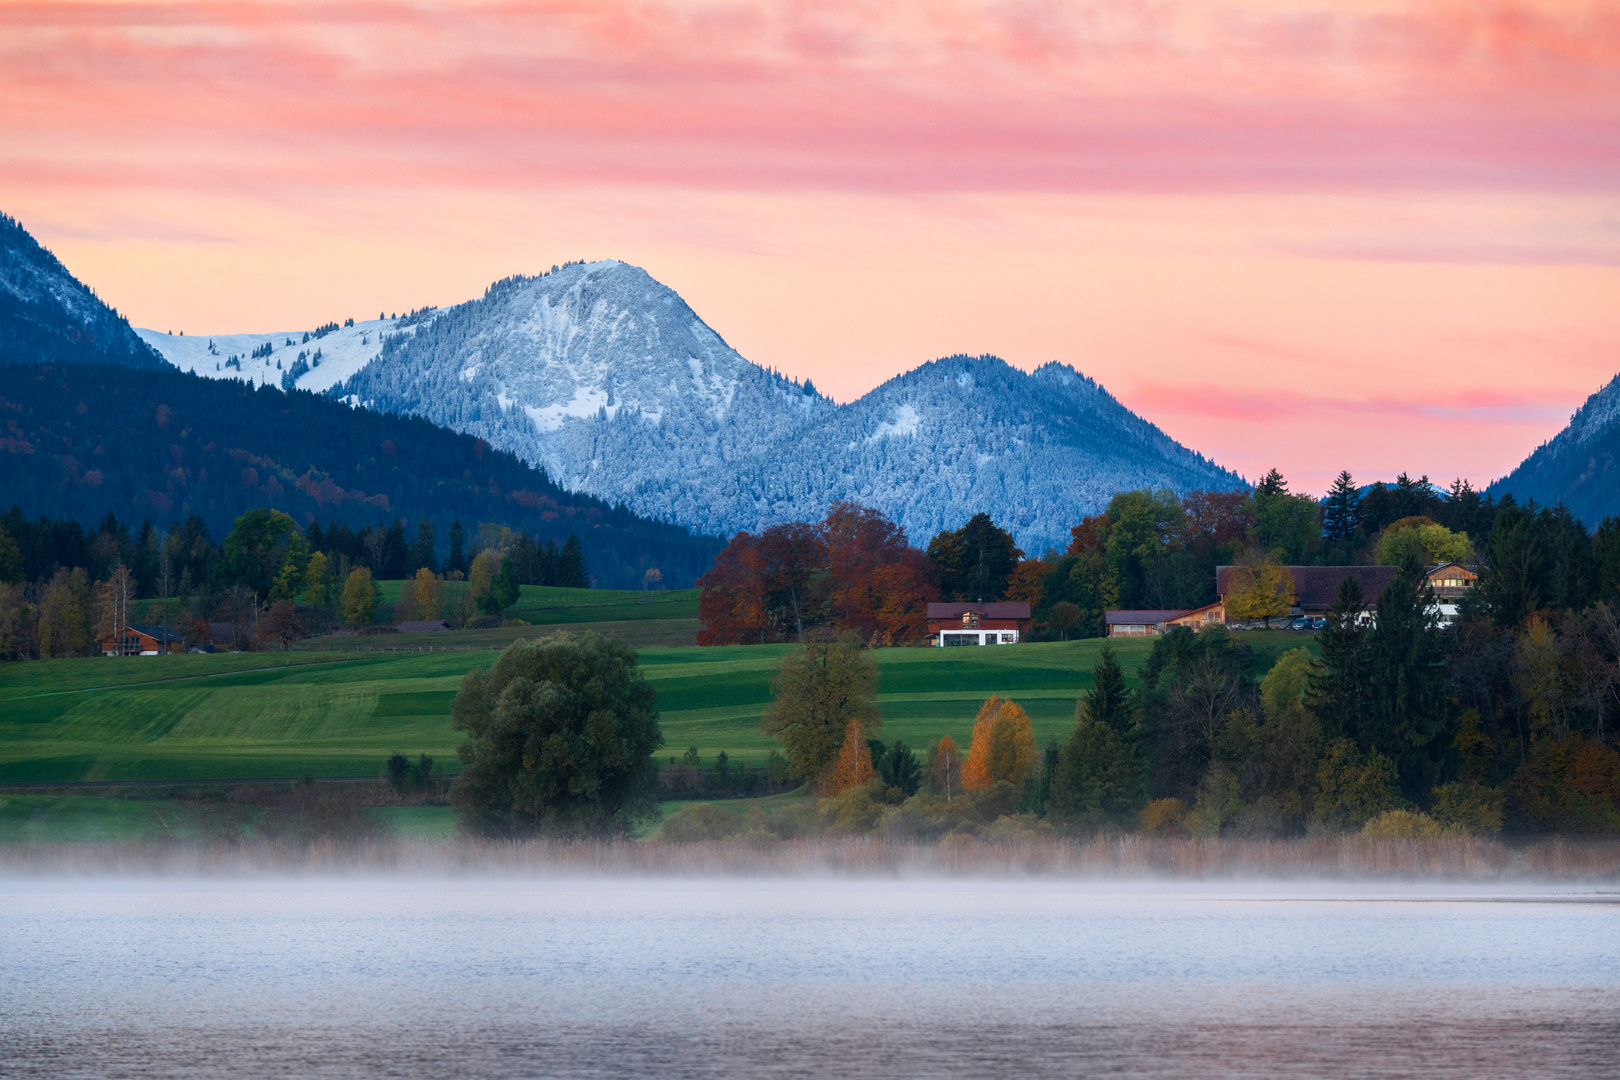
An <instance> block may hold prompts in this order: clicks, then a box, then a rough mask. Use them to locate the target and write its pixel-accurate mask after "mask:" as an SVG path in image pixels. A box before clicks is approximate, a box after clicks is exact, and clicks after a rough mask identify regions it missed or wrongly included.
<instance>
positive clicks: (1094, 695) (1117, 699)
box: [1085, 645, 1131, 735]
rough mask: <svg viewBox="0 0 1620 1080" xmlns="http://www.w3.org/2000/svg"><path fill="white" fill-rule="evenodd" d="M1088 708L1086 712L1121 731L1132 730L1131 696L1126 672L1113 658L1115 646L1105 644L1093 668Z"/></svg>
mask: <svg viewBox="0 0 1620 1080" xmlns="http://www.w3.org/2000/svg"><path fill="white" fill-rule="evenodd" d="M1085 708H1086V715H1088V716H1090V717H1091V718H1092V719H1093V720H1096V721H1097V722H1098V723H1102V724H1107V725H1108V726H1109V727H1111V728H1113V729H1114V730H1115V731H1117V732H1119V733H1120V734H1121V735H1123V734H1125V733H1126V732H1128V731H1129V730H1130V727H1131V716H1130V698H1129V691H1128V690H1127V688H1126V686H1125V673H1124V672H1123V671H1121V670H1120V668H1119V663H1118V661H1116V660H1115V659H1114V650H1113V649H1112V648H1110V647H1108V646H1106V645H1105V646H1103V650H1102V654H1101V655H1100V656H1099V657H1098V659H1097V666H1096V667H1094V668H1092V669H1091V690H1090V692H1088V693H1087V694H1086V698H1085Z"/></svg>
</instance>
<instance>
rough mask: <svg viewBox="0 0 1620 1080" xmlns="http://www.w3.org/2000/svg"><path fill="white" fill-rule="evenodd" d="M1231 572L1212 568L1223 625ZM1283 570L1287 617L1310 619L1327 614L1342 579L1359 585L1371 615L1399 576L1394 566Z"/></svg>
mask: <svg viewBox="0 0 1620 1080" xmlns="http://www.w3.org/2000/svg"><path fill="white" fill-rule="evenodd" d="M1235 569H1236V567H1232V566H1218V567H1216V568H1215V592H1216V593H1217V594H1218V595H1219V596H1220V600H1219V601H1218V603H1220V604H1222V605H1223V613H1222V621H1223V622H1224V621H1225V615H1224V605H1225V602H1226V597H1227V594H1228V592H1229V591H1230V589H1231V580H1232V571H1233V570H1235ZM1283 569H1285V570H1287V571H1288V575H1289V577H1290V578H1292V579H1293V582H1294V598H1293V603H1292V605H1291V606H1290V608H1289V617H1291V618H1292V617H1297V616H1300V615H1308V616H1310V617H1311V618H1313V619H1317V618H1321V617H1322V616H1324V615H1326V614H1327V611H1328V609H1329V608H1331V607H1332V606H1333V598H1334V596H1335V595H1337V593H1338V591H1339V584H1340V582H1342V581H1344V580H1345V579H1346V578H1354V579H1355V580H1356V581H1358V582H1359V583H1360V584H1361V602H1362V604H1363V605H1364V606H1365V607H1366V608H1367V610H1368V611H1372V610H1373V609H1375V608H1377V606H1378V598H1379V597H1380V596H1382V595H1384V588H1385V587H1386V586H1387V585H1388V584H1389V583H1390V582H1391V581H1394V580H1395V577H1396V575H1397V574H1399V573H1400V572H1401V571H1400V568H1399V567H1395V566H1285V567H1284V568H1283Z"/></svg>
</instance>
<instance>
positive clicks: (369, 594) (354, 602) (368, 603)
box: [343, 566, 377, 630]
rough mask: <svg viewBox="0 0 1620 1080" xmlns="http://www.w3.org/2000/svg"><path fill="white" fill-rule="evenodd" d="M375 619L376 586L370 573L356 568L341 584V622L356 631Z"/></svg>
mask: <svg viewBox="0 0 1620 1080" xmlns="http://www.w3.org/2000/svg"><path fill="white" fill-rule="evenodd" d="M376 617H377V586H376V583H375V582H373V581H372V580H371V571H370V570H369V569H368V568H366V567H364V566H361V567H356V568H355V569H354V570H351V571H350V572H349V579H348V580H347V581H345V582H344V583H343V621H344V622H346V623H348V624H349V625H350V626H351V627H353V628H354V629H356V630H358V629H360V628H361V627H362V626H370V625H371V623H372V621H373V620H374V619H376Z"/></svg>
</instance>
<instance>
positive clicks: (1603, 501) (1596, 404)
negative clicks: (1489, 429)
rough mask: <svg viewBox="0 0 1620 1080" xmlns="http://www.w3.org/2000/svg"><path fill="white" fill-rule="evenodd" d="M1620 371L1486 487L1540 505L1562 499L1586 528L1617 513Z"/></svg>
mask: <svg viewBox="0 0 1620 1080" xmlns="http://www.w3.org/2000/svg"><path fill="white" fill-rule="evenodd" d="M1617 458H1620V375H1616V376H1615V377H1614V378H1613V379H1610V380H1609V383H1608V385H1607V386H1604V387H1603V388H1602V389H1601V390H1599V391H1598V392H1597V393H1595V394H1593V395H1592V396H1591V397H1589V398H1587V399H1586V404H1584V405H1582V406H1581V407H1580V408H1579V409H1577V410H1575V415H1574V416H1571V417H1570V418H1569V425H1568V426H1567V427H1565V428H1564V430H1563V431H1560V432H1559V433H1558V434H1557V435H1554V436H1553V437H1552V438H1551V439H1549V440H1547V441H1546V442H1544V443H1542V444H1541V445H1540V446H1539V447H1537V448H1536V449H1535V451H1534V452H1533V453H1532V454H1531V455H1530V456H1529V457H1527V458H1525V459H1524V461H1523V462H1521V463H1520V464H1519V467H1518V468H1516V469H1514V470H1513V471H1512V472H1511V473H1508V475H1506V476H1504V477H1503V478H1502V479H1500V480H1498V481H1496V482H1495V483H1493V484H1492V485H1491V486H1490V487H1489V488H1487V489H1486V491H1487V494H1491V495H1495V496H1497V497H1498V498H1500V497H1501V496H1502V495H1505V494H1507V493H1509V492H1511V493H1512V494H1513V497H1514V498H1516V499H1518V500H1519V501H1520V502H1524V501H1525V500H1526V499H1535V500H1536V501H1537V502H1538V503H1540V504H1542V505H1543V506H1553V505H1556V504H1557V503H1560V502H1562V503H1563V504H1564V505H1565V506H1567V507H1569V509H1570V512H1571V513H1573V514H1574V515H1575V516H1576V517H1578V518H1580V519H1581V520H1582V521H1584V522H1586V524H1587V526H1588V527H1591V528H1596V527H1597V525H1598V523H1599V522H1601V521H1602V520H1603V519H1604V518H1606V517H1609V516H1611V515H1613V514H1620V462H1617V460H1616V459H1617Z"/></svg>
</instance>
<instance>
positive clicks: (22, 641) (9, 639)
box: [0, 506, 591, 659]
mask: <svg viewBox="0 0 1620 1080" xmlns="http://www.w3.org/2000/svg"><path fill="white" fill-rule="evenodd" d="M447 540H448V544H447V548H446V550H444V553H443V556H442V558H441V547H440V543H439V537H438V532H437V527H436V526H435V525H434V523H433V522H432V521H420V522H418V523H417V527H416V529H415V530H414V533H412V532H410V531H409V530H408V528H407V523H406V522H405V521H404V520H396V521H394V522H392V523H391V524H388V525H376V526H371V525H366V526H362V527H361V528H360V529H359V530H358V531H356V530H354V529H352V528H351V527H350V526H349V525H348V524H346V523H342V522H333V523H330V524H328V525H326V526H325V527H323V526H322V525H321V524H320V522H319V521H311V522H310V523H309V525H308V526H307V527H305V528H302V529H301V528H299V526H298V525H297V523H296V522H294V521H293V519H292V517H291V516H290V515H288V514H286V513H283V512H281V511H279V510H273V509H269V508H264V507H260V508H256V509H253V510H250V511H248V512H247V513H245V514H243V515H241V516H240V517H239V518H237V519H236V522H235V523H234V525H233V527H232V528H231V530H230V532H229V533H227V534H226V536H225V538H224V540H223V541H222V542H220V543H218V544H216V543H215V542H214V540H213V537H212V536H211V535H210V534H209V531H208V526H207V524H206V523H205V522H204V521H203V520H202V519H201V518H200V517H198V516H196V515H191V516H189V517H187V518H186V519H185V520H184V521H183V522H177V523H175V524H173V525H171V526H170V527H169V528H167V529H160V528H158V527H156V526H154V525H153V524H152V523H151V522H150V521H144V522H142V523H141V525H140V526H139V527H138V528H131V527H130V526H128V525H127V524H125V523H124V522H121V521H120V520H119V519H118V517H117V516H116V515H115V514H111V513H109V514H108V515H107V516H106V517H104V518H103V519H102V520H101V522H100V523H99V524H98V525H97V526H96V527H95V529H94V531H91V530H88V529H86V528H85V527H84V526H83V525H81V524H80V523H79V522H77V521H73V520H70V519H51V518H46V517H41V518H39V519H37V520H35V521H28V520H27V519H26V518H25V517H24V516H23V514H22V512H21V510H20V509H19V508H18V507H16V506H12V507H11V508H10V509H9V510H7V511H6V513H5V514H4V515H0V658H4V659H24V658H37V657H59V656H78V655H85V654H87V653H90V652H93V651H94V650H95V647H96V641H97V640H98V639H99V638H100V637H102V636H104V635H105V634H110V633H113V632H114V628H115V625H116V624H119V623H123V624H130V625H142V624H151V625H154V626H160V627H162V628H164V629H165V631H169V630H171V629H172V632H173V634H174V635H175V640H176V642H177V643H179V644H192V643H197V644H201V643H208V644H231V645H233V646H236V647H248V646H250V645H256V644H259V643H261V642H262V640H264V639H272V640H280V641H281V643H282V644H283V646H284V647H285V646H286V644H287V643H288V642H289V641H291V640H293V639H296V638H300V637H304V636H306V635H307V634H309V633H311V632H315V631H318V630H321V629H330V628H332V627H334V626H336V625H339V624H346V625H348V626H349V627H351V628H353V629H360V628H363V627H367V626H370V625H372V624H373V623H374V622H375V620H376V618H377V615H378V610H379V606H380V598H381V593H380V589H379V588H378V586H377V582H378V581H379V580H386V579H400V578H404V579H407V581H406V586H405V588H404V589H403V591H402V595H401V597H400V602H399V603H398V604H396V605H395V612H394V614H395V617H396V618H397V619H404V620H410V619H426V620H436V619H441V618H443V619H446V620H447V621H449V622H450V623H451V624H452V625H466V624H469V623H472V622H474V621H475V620H477V619H479V618H485V619H489V618H494V619H496V620H497V621H498V618H499V616H500V615H501V614H502V613H503V612H505V611H506V610H507V609H508V608H510V607H511V606H512V605H513V604H514V603H516V601H517V599H518V590H519V587H520V586H522V585H557V586H564V587H571V588H588V587H590V581H591V574H590V567H589V565H588V564H587V561H586V558H585V552H584V547H583V545H582V544H581V543H580V541H579V539H578V538H577V537H576V536H573V535H572V534H570V535H569V537H568V538H567V539H566V540H565V541H564V542H563V543H562V544H561V545H560V546H559V545H558V544H557V543H556V542H555V541H554V540H546V541H544V542H542V541H541V540H540V539H538V538H536V537H531V536H530V535H529V533H528V531H527V530H519V531H518V532H516V533H513V532H512V531H511V530H510V529H508V528H506V527H505V526H502V525H494V524H488V523H484V524H480V525H479V526H478V527H477V529H476V530H475V531H469V530H467V529H465V528H464V527H463V526H462V524H461V522H460V521H455V522H453V523H452V524H451V526H450V529H449V536H448V538H447ZM114 599H116V601H117V603H116V604H115V603H114ZM261 611H263V614H264V616H265V617H264V619H263V620H262V621H261V618H260V615H261ZM214 625H224V626H226V627H228V628H229V629H228V633H229V634H230V635H231V639H230V640H229V641H220V642H213V641H212V634H213V631H212V627H213V626H214Z"/></svg>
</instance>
